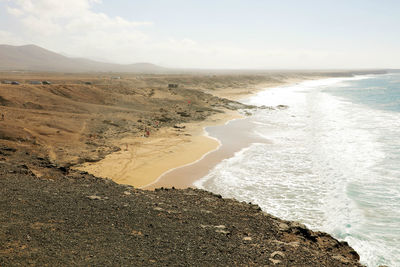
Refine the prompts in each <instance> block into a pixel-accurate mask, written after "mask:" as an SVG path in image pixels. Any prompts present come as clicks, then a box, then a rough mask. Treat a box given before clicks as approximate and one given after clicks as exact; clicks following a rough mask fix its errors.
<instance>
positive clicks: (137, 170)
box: [75, 76, 320, 190]
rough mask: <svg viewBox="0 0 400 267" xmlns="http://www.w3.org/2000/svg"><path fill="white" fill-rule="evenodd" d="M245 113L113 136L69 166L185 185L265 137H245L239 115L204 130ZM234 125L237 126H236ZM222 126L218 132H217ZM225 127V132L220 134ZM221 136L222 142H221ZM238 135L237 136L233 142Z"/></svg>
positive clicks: (240, 94)
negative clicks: (90, 156)
mask: <svg viewBox="0 0 400 267" xmlns="http://www.w3.org/2000/svg"><path fill="white" fill-rule="evenodd" d="M319 78H320V77H319V76H316V77H312V78H310V77H291V78H287V79H285V80H282V81H281V82H280V83H276V82H274V83H261V84H258V85H256V86H252V87H250V86H249V88H248V89H245V88H241V89H240V90H238V88H224V90H217V91H210V90H205V91H206V92H207V93H210V94H213V95H215V96H217V97H222V98H227V99H230V100H236V101H238V100H240V99H245V98H247V97H249V96H251V95H253V94H255V93H257V92H260V91H262V90H265V89H267V88H271V87H276V86H282V85H289V84H296V83H299V82H301V81H304V80H308V79H319ZM243 118H245V117H244V116H242V115H241V114H239V112H238V111H232V110H225V112H224V113H218V114H214V115H212V116H210V117H208V118H206V119H205V120H203V121H201V122H190V123H185V124H180V125H179V126H178V127H180V128H173V127H168V128H162V129H161V130H159V131H158V132H155V133H154V134H151V135H150V136H149V137H143V136H141V137H128V138H123V139H121V140H116V141H115V143H113V145H114V146H117V147H119V148H120V151H118V152H114V153H112V154H110V155H108V156H106V157H105V158H104V159H102V160H101V161H98V162H94V163H93V162H86V163H84V164H82V165H80V166H77V167H75V168H76V169H78V170H81V171H87V172H89V173H90V174H93V175H96V176H98V177H103V178H110V179H112V180H113V181H115V182H117V183H120V184H128V185H132V186H134V187H137V188H144V189H149V190H154V189H155V188H159V187H167V188H168V187H169V188H170V187H175V188H188V187H193V183H194V182H195V181H196V180H197V179H200V178H201V177H203V176H204V175H206V174H207V173H208V171H209V170H210V169H211V168H213V167H214V166H215V165H216V164H218V163H219V162H221V161H222V160H223V159H225V158H229V157H232V156H233V155H234V153H235V152H237V151H239V150H240V149H242V148H244V147H246V146H248V145H250V144H251V143H252V142H257V141H258V142H265V141H264V140H262V139H260V140H258V139H257V140H256V139H254V140H253V139H251V138H248V136H247V135H246V133H245V132H243V129H246V127H251V125H249V121H248V120H246V119H244V120H241V121H236V122H233V123H232V124H231V125H229V126H226V127H225V128H220V130H216V131H217V133H216V135H217V136H218V138H217V139H216V138H211V137H209V136H208V135H207V133H206V131H205V128H206V127H209V126H217V125H224V124H226V123H228V122H230V121H232V120H235V119H243ZM239 129H240V130H239ZM221 130H223V131H224V133H221V132H220V133H218V131H221ZM226 133H228V134H226ZM220 140H223V142H224V143H225V144H222V143H221V141H220ZM238 140H241V141H240V142H238Z"/></svg>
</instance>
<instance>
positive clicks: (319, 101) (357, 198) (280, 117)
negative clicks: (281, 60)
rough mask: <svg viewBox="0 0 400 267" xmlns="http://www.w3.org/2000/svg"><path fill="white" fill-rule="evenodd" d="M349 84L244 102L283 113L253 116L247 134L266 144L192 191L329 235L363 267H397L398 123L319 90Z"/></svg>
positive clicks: (286, 90) (313, 85)
mask: <svg viewBox="0 0 400 267" xmlns="http://www.w3.org/2000/svg"><path fill="white" fill-rule="evenodd" d="M356 79H365V77H357V78H356ZM351 80H354V78H333V79H326V80H321V81H308V82H304V83H301V84H298V85H295V86H287V87H280V88H274V89H270V90H266V91H264V92H261V93H259V94H257V95H256V96H255V97H252V98H250V99H249V100H248V101H247V103H250V104H253V105H267V106H276V105H288V106H289V107H290V108H289V109H287V110H261V111H260V112H258V113H256V114H255V115H254V117H253V122H254V124H253V125H254V129H253V132H254V133H256V134H257V135H258V136H262V137H263V138H265V139H268V140H269V141H271V144H252V145H251V146H249V147H247V148H245V149H243V150H241V151H240V152H238V153H236V154H235V156H234V157H232V158H230V159H226V160H224V161H223V162H221V163H220V164H219V165H217V166H216V167H215V168H214V169H213V170H212V171H211V172H210V173H209V174H208V175H207V176H206V177H204V178H203V179H202V180H200V181H198V182H197V184H196V186H198V187H202V188H206V189H208V190H211V191H214V192H218V193H220V194H222V195H224V196H226V197H235V198H237V199H239V200H244V201H251V202H254V203H258V204H259V205H260V206H261V207H262V208H263V209H264V210H265V211H267V212H270V213H272V214H274V215H276V216H279V217H282V218H285V219H288V220H298V221H301V222H303V223H305V224H307V225H308V226H309V227H311V228H312V229H318V230H323V231H326V232H329V233H331V234H333V235H334V236H335V237H337V238H339V239H342V240H346V241H348V242H349V243H350V245H351V246H353V247H354V248H355V249H356V250H357V251H358V252H359V253H360V256H361V261H362V262H363V263H365V264H368V265H370V266H376V265H379V264H387V265H390V266H396V265H400V259H399V258H396V257H398V256H397V255H400V248H399V247H400V246H399V245H398V244H400V184H399V181H398V179H399V177H400V168H399V166H398V165H399V160H400V155H399V150H398V149H400V138H399V136H400V127H399V126H400V120H399V118H398V113H392V112H385V111H380V110H373V109H370V108H369V107H367V106H363V105H357V104H354V103H351V102H349V101H348V100H345V99H341V98H339V97H334V96H332V95H331V94H329V93H326V92H325V89H326V88H328V87H330V86H335V87H339V86H346V84H345V83H346V82H347V81H351ZM396 149H397V150H396Z"/></svg>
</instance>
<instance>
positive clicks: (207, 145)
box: [76, 111, 240, 187]
mask: <svg viewBox="0 0 400 267" xmlns="http://www.w3.org/2000/svg"><path fill="white" fill-rule="evenodd" d="M239 117H240V114H239V113H238V112H236V111H227V112H226V113H221V114H216V115H214V116H211V117H210V118H208V119H206V120H204V121H202V122H193V123H186V124H184V126H185V129H175V128H163V129H160V131H158V132H157V133H154V134H152V133H151V134H150V137H131V138H124V139H122V140H119V141H118V143H117V144H116V145H117V146H119V147H120V148H121V150H120V151H118V152H115V153H112V154H110V155H108V156H107V157H106V158H105V159H103V160H101V161H99V162H95V163H85V164H83V165H81V166H78V167H76V169H79V170H82V171H87V172H89V173H91V174H93V175H96V176H99V177H103V178H111V179H112V180H113V181H115V182H117V183H120V184H128V185H132V186H135V187H145V186H146V185H149V184H151V183H153V182H154V181H156V180H157V179H158V177H160V176H161V175H162V174H163V173H164V172H166V171H168V170H170V169H173V168H176V167H179V166H183V165H187V164H190V163H192V162H195V161H197V160H198V159H200V158H201V157H202V156H203V155H204V154H206V153H207V152H210V151H213V150H215V149H217V148H218V146H219V142H218V141H217V140H215V139H213V138H209V137H207V136H206V135H205V131H204V127H206V126H211V125H219V124H223V123H225V122H226V121H228V120H231V119H234V118H239Z"/></svg>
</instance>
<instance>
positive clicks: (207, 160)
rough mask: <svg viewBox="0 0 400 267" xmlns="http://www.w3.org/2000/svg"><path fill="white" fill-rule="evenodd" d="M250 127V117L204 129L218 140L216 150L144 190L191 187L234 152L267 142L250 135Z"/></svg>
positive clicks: (251, 125) (172, 172)
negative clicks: (218, 144)
mask: <svg viewBox="0 0 400 267" xmlns="http://www.w3.org/2000/svg"><path fill="white" fill-rule="evenodd" d="M252 127H253V122H252V118H251V117H248V118H242V119H235V120H231V121H229V122H227V123H226V124H225V125H218V126H210V127H206V131H207V132H208V134H209V136H210V137H212V138H216V139H218V140H219V143H220V146H219V147H218V149H217V150H214V151H211V152H209V153H208V154H206V155H205V156H203V157H202V158H201V159H200V160H197V161H196V162H194V163H191V164H188V165H185V166H181V167H178V168H174V169H172V170H169V171H168V172H166V173H164V174H163V175H162V176H161V177H160V178H159V179H158V180H157V181H156V182H154V183H153V184H150V185H149V186H146V187H145V189H155V188H159V187H171V186H174V187H175V188H187V187H191V186H192V185H193V183H194V182H195V181H196V180H198V179H200V178H202V177H204V176H205V175H207V173H208V172H209V171H210V170H211V169H212V168H213V167H215V166H216V165H217V164H218V163H220V162H221V161H222V160H224V159H227V158H230V157H232V156H234V154H235V153H236V152H239V151H240V150H242V149H243V148H246V147H248V146H249V145H251V144H252V143H266V142H268V141H266V140H265V138H261V137H258V136H256V135H254V134H252V133H251V130H250V129H252ZM246 129H247V130H246Z"/></svg>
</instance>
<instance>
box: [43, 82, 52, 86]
mask: <svg viewBox="0 0 400 267" xmlns="http://www.w3.org/2000/svg"><path fill="white" fill-rule="evenodd" d="M42 84H47V85H50V84H51V82H49V81H43V82H42Z"/></svg>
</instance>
